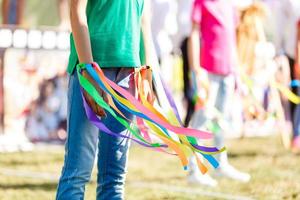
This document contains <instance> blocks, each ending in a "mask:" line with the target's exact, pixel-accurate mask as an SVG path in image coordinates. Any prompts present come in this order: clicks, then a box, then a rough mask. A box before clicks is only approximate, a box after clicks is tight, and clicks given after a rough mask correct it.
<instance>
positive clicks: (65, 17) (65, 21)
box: [57, 0, 70, 29]
mask: <svg viewBox="0 0 300 200" xmlns="http://www.w3.org/2000/svg"><path fill="white" fill-rule="evenodd" d="M57 5H58V11H59V20H60V25H59V27H60V28H62V29H70V20H69V13H68V12H66V11H67V10H69V3H68V0H57Z"/></svg>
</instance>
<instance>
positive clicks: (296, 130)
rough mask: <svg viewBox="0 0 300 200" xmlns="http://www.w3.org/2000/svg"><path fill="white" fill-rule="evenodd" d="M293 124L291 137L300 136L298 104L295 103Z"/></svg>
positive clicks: (299, 106)
mask: <svg viewBox="0 0 300 200" xmlns="http://www.w3.org/2000/svg"><path fill="white" fill-rule="evenodd" d="M297 95H300V88H299V87H298V88H297ZM293 124H294V126H293V129H294V130H293V138H296V137H299V136H300V105H299V104H298V105H296V108H295V111H294V123H293Z"/></svg>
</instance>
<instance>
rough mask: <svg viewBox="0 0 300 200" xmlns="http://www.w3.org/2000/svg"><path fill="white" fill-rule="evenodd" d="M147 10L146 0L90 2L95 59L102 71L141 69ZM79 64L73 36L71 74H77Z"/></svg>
mask: <svg viewBox="0 0 300 200" xmlns="http://www.w3.org/2000/svg"><path fill="white" fill-rule="evenodd" d="M143 6H144V0H89V1H88V4H87V9H86V15H87V21H88V27H89V32H90V39H91V46H92V53H93V59H94V61H95V62H97V63H98V64H99V65H100V66H101V67H138V66H141V59H140V55H142V54H143V53H141V50H142V49H141V48H140V47H141V46H143V45H141V41H142V39H141V16H142V12H143ZM142 51H143V50H142ZM142 56H143V55H142ZM77 62H78V56H77V53H76V49H75V44H74V40H73V37H72V34H71V53H70V58H69V65H68V72H69V73H72V72H73V71H74V68H75V66H76V63H77Z"/></svg>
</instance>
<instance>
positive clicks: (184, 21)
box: [177, 0, 195, 127]
mask: <svg viewBox="0 0 300 200" xmlns="http://www.w3.org/2000/svg"><path fill="white" fill-rule="evenodd" d="M193 2H194V1H193V0H178V14H177V23H178V33H177V40H178V41H179V43H180V44H179V45H180V49H181V54H182V60H183V93H184V98H185V100H186V104H187V113H186V116H185V119H184V125H185V126H186V127H187V126H188V125H189V122H190V120H191V117H192V115H193V113H194V111H195V104H194V101H193V95H194V94H193V88H192V80H191V73H190V63H189V59H188V38H189V36H190V34H191V29H192V27H191V26H192V24H191V15H192V7H193Z"/></svg>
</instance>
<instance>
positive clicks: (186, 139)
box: [77, 63, 225, 173]
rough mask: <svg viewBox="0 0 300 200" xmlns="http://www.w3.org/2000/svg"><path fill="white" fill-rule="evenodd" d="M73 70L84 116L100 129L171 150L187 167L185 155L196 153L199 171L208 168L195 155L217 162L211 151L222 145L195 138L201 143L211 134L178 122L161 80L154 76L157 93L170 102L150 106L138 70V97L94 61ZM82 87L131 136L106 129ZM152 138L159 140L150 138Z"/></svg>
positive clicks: (177, 115)
mask: <svg viewBox="0 0 300 200" xmlns="http://www.w3.org/2000/svg"><path fill="white" fill-rule="evenodd" d="M83 71H86V72H87V73H88V75H89V76H90V77H92V79H93V80H94V81H95V82H96V83H97V86H95V85H93V83H91V82H90V81H89V80H88V79H87V78H85V76H83V75H82V72H83ZM77 74H78V78H79V82H80V85H81V92H82V98H83V101H84V107H85V111H86V114H87V117H88V119H89V120H90V121H91V122H92V123H93V124H94V125H95V126H97V127H98V128H99V129H100V130H101V131H102V132H103V133H106V134H110V135H113V136H116V137H124V138H127V139H131V140H133V141H135V142H137V143H138V144H140V145H142V146H145V147H148V148H151V149H154V150H157V151H161V152H166V153H169V154H175V155H177V156H178V157H179V158H180V160H181V163H182V165H183V166H184V169H186V168H187V165H188V158H189V157H190V156H192V155H194V156H196V159H197V162H198V166H199V169H200V170H201V172H202V173H206V172H207V170H208V168H207V166H206V165H205V164H204V163H203V162H202V159H200V158H199V156H202V157H203V158H204V159H206V160H207V161H208V162H209V163H210V164H211V165H212V166H213V167H214V168H217V167H218V166H219V164H218V162H217V161H216V159H215V158H214V157H213V155H215V154H217V153H220V152H222V151H224V150H225V148H222V149H220V150H219V149H217V148H215V147H207V146H203V145H199V144H198V141H200V142H201V143H202V141H204V140H210V139H211V138H212V137H213V135H212V134H211V133H209V132H205V131H200V130H195V129H189V128H184V127H183V126H182V122H181V120H180V118H179V113H178V110H177V108H176V105H175V103H174V100H173V98H172V96H171V94H170V92H169V91H168V90H167V88H166V87H165V85H164V84H163V82H162V81H161V80H157V76H156V79H154V82H155V83H156V84H160V86H162V88H163V89H162V90H164V92H162V91H160V93H159V95H165V98H166V99H167V100H168V102H169V105H170V107H169V108H168V109H165V108H164V109H162V108H161V107H159V106H153V105H151V104H150V103H149V102H147V100H146V98H145V96H144V94H143V89H142V88H141V74H140V73H139V72H137V73H136V74H135V75H136V80H135V82H136V86H137V90H138V99H136V98H135V97H134V96H133V95H131V94H130V93H129V92H128V91H126V90H125V89H123V88H122V87H120V86H118V85H117V84H116V83H114V82H113V81H111V80H109V79H108V78H106V77H105V75H104V73H103V71H102V70H101V68H100V67H99V66H98V65H97V63H92V64H79V65H77ZM96 87H100V88H101V89H102V90H103V91H105V92H106V93H107V94H108V95H109V96H110V97H111V98H112V99H113V100H114V103H113V102H112V101H110V102H109V103H106V102H105V101H104V99H103V98H102V96H101V95H100V94H99V93H98V91H97V89H96ZM83 91H85V92H86V93H88V94H89V95H90V96H91V97H92V98H93V100H94V101H95V102H96V103H97V104H98V105H99V106H101V107H102V108H103V109H104V110H105V112H106V113H107V114H110V115H111V116H112V117H113V118H115V120H117V121H118V122H119V123H120V126H124V127H126V128H127V129H128V130H129V132H130V133H131V136H129V135H122V134H120V133H114V132H113V131H111V130H109V128H107V126H106V125H105V124H104V123H103V122H102V121H101V119H100V118H99V117H98V116H97V115H96V114H95V113H94V112H93V111H92V109H91V108H90V106H89V105H88V103H87V102H86V100H85V98H84V96H83ZM161 93H164V94H161ZM115 104H116V105H115ZM118 106H119V107H122V108H123V109H124V110H126V112H129V113H131V114H133V115H134V116H136V120H135V121H130V120H128V119H126V118H125V116H124V115H123V114H122V113H120V111H119V109H117V107H118ZM162 110H164V111H166V110H167V114H165V113H164V112H162ZM154 140H155V141H159V142H153V141H154Z"/></svg>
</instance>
